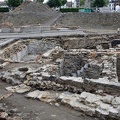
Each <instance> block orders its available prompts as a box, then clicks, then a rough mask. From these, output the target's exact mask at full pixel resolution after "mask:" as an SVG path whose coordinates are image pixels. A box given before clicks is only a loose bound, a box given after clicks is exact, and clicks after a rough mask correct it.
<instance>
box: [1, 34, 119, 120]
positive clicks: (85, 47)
mask: <svg viewBox="0 0 120 120" xmlns="http://www.w3.org/2000/svg"><path fill="white" fill-rule="evenodd" d="M115 38H116V36H115ZM112 39H114V38H113V36H112V37H111V35H110V36H109V35H107V36H105V35H104V36H98V35H97V36H92V35H91V36H85V37H84V36H71V37H57V38H41V39H27V40H25V39H23V40H17V41H16V42H15V43H12V44H10V45H8V46H7V47H4V48H3V49H1V52H0V57H1V58H2V60H3V61H7V62H8V61H12V62H20V63H26V64H27V65H29V64H30V63H31V62H32V63H33V64H34V63H38V64H40V66H39V67H38V68H33V67H29V66H21V67H18V68H14V69H13V70H11V71H10V70H9V71H7V72H3V73H1V76H0V77H1V80H3V81H6V82H7V81H10V82H8V83H12V82H13V81H15V80H16V81H17V82H16V83H15V82H14V85H15V84H20V83H23V82H24V84H25V85H27V87H28V86H30V87H32V88H35V89H39V90H43V91H46V90H55V91H69V92H71V93H72V94H74V93H77V94H78V95H80V97H81V99H83V98H82V97H85V96H86V95H87V94H88V95H87V96H89V95H90V96H91V94H92V95H93V94H94V95H95V96H93V98H96V94H99V95H101V94H104V95H103V96H106V97H107V95H108V96H112V95H113V96H114V99H118V98H119V95H120V89H119V88H120V83H119V80H120V74H119V73H120V67H119V66H120V56H119V45H118V44H115V46H114V48H110V46H111V45H110V44H111V41H112ZM116 46H118V47H116ZM2 60H1V61H2ZM3 64H4V62H2V65H3ZM3 67H7V66H4V65H3ZM1 68H2V66H1ZM11 73H12V74H11ZM25 85H23V86H22V85H21V86H22V87H25ZM21 86H19V87H21ZM25 89H26V88H25ZM28 89H29V87H28ZM34 92H35V93H34ZM36 92H39V91H33V93H34V94H36ZM85 92H86V93H85ZM47 94H48V93H47ZM65 94H66V95H67V93H65ZM72 94H70V95H72ZM82 94H85V96H81V95H82ZM66 95H65V96H64V95H63V96H64V97H66ZM28 96H29V94H28ZM103 96H102V97H103ZM113 96H112V97H113ZM116 96H117V97H118V98H117V97H116ZM74 97H76V96H74V95H73V96H72V98H74ZM67 99H69V98H65V100H64V101H61V102H63V103H64V102H65V103H67V102H68V101H67ZM70 99H71V98H70ZM75 99H76V98H75ZM84 99H86V98H84ZM96 99H98V98H96ZM100 99H102V98H101V96H100ZM106 99H107V98H106ZM106 99H105V100H106ZM42 100H43V98H42ZM83 101H84V102H85V100H83ZM83 101H82V103H80V105H78V106H79V109H80V111H84V112H85V113H86V114H89V115H90V116H94V115H95V116H98V117H99V115H97V114H96V113H95V112H93V111H92V110H93V109H94V110H95V111H97V108H93V106H92V107H91V106H90V105H88V103H87V102H85V104H84V105H85V106H84V107H86V106H87V105H88V106H89V107H88V106H87V109H86V108H84V107H83V108H84V109H83V108H81V104H82V105H83ZM111 101H112V100H111ZM111 101H109V102H108V101H107V102H108V103H109V104H110V102H111ZM92 102H93V101H92ZM94 102H95V101H94ZM105 102H106V101H105ZM68 103H69V102H68ZM108 103H107V104H108ZM71 104H72V102H71V103H69V105H70V106H71V107H73V108H75V109H78V108H76V107H78V106H74V104H72V105H71ZM76 104H78V102H77V103H76ZM97 104H98V106H99V102H98V103H97ZM110 106H111V107H113V106H114V105H113V103H111V104H110ZM98 109H99V108H98ZM105 110H106V109H105ZM87 111H90V112H87ZM115 111H116V108H115V110H113V111H112V113H113V112H115ZM98 112H99V113H100V115H102V116H104V114H103V112H101V111H98ZM107 116H110V117H111V115H110V113H108V112H107ZM116 116H117V118H118V117H119V116H118V114H116V113H115V117H116ZM104 117H105V116H104ZM112 117H113V116H112ZM115 117H113V118H115Z"/></svg>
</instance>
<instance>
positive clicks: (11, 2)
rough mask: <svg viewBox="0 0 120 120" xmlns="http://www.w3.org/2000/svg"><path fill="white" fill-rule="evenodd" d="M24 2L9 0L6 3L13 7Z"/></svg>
mask: <svg viewBox="0 0 120 120" xmlns="http://www.w3.org/2000/svg"><path fill="white" fill-rule="evenodd" d="M22 2H23V0H7V1H6V3H7V5H8V6H12V7H17V6H19V5H20V4H21V3H22Z"/></svg>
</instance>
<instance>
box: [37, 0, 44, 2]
mask: <svg viewBox="0 0 120 120" xmlns="http://www.w3.org/2000/svg"><path fill="white" fill-rule="evenodd" d="M36 1H37V2H44V0H36Z"/></svg>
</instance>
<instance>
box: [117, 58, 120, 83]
mask: <svg viewBox="0 0 120 120" xmlns="http://www.w3.org/2000/svg"><path fill="white" fill-rule="evenodd" d="M117 75H118V81H119V82H120V56H119V57H118V58H117Z"/></svg>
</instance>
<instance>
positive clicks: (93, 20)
mask: <svg viewBox="0 0 120 120" xmlns="http://www.w3.org/2000/svg"><path fill="white" fill-rule="evenodd" d="M119 21H120V13H65V14H63V15H62V16H61V17H60V18H59V19H58V20H57V21H56V22H55V24H56V25H57V26H79V27H80V28H87V29H88V28H89V29H90V28H95V29H115V30H117V28H118V27H120V22H119Z"/></svg>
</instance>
